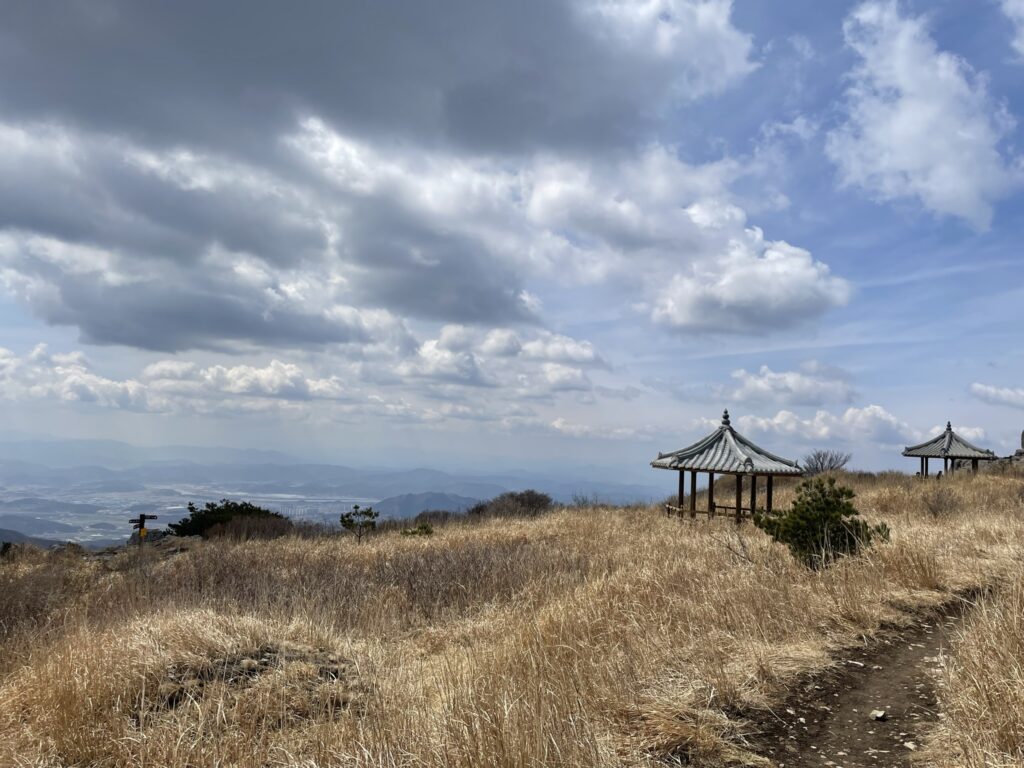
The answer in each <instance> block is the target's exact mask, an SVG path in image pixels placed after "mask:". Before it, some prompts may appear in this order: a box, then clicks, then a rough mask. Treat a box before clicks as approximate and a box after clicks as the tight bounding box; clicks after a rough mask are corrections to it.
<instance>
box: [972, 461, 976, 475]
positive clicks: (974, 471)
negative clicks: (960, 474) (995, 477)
mask: <svg viewBox="0 0 1024 768" xmlns="http://www.w3.org/2000/svg"><path fill="white" fill-rule="evenodd" d="M971 474H972V475H976V474H978V460H977V459H971Z"/></svg>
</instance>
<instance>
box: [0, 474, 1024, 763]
mask: <svg viewBox="0 0 1024 768" xmlns="http://www.w3.org/2000/svg"><path fill="white" fill-rule="evenodd" d="M844 482H847V483H850V484H852V485H853V486H854V488H855V490H856V491H857V493H858V497H857V499H856V502H857V504H858V506H859V508H860V509H861V511H862V512H863V513H864V514H865V516H866V517H868V518H869V519H870V520H872V521H880V520H884V521H885V522H887V523H888V524H889V526H890V527H891V529H892V536H891V540H890V541H889V542H887V543H881V544H878V545H876V546H874V547H872V548H871V549H870V550H869V551H868V552H867V553H866V554H865V555H863V556H858V557H854V558H849V559H846V560H844V561H842V562H840V563H839V564H837V565H836V566H834V567H832V568H830V569H827V570H824V571H820V572H814V571H811V570H808V569H807V568H805V567H803V566H801V565H799V564H798V563H796V562H795V561H794V560H793V558H792V557H791V556H790V554H789V553H788V551H787V550H786V549H784V548H783V547H781V546H780V545H776V544H774V543H772V542H771V541H770V540H769V539H768V538H767V537H766V536H764V535H763V534H762V533H760V532H759V531H757V530H756V529H754V528H753V526H751V525H749V524H746V525H744V526H743V527H742V528H741V529H739V530H737V529H736V527H735V526H734V524H733V523H732V522H731V521H730V520H728V519H725V518H717V519H715V520H714V521H707V520H698V521H696V522H691V521H689V520H679V519H676V518H668V517H666V516H665V514H664V512H663V511H662V510H661V509H660V508H658V507H631V508H567V509H562V510H559V511H555V512H552V513H550V514H547V515H544V516H541V517H537V518H529V519H515V518H506V519H487V520H483V521H480V522H475V523H474V522H465V521H463V522H457V523H454V524H450V525H444V526H439V527H438V528H437V529H436V532H435V534H434V535H433V536H430V537H409V536H401V535H399V534H398V533H397V532H393V533H386V534H382V535H379V536H375V537H371V538H370V539H369V540H368V542H366V543H364V544H362V545H357V544H356V543H355V542H354V541H353V540H352V539H351V538H347V537H341V536H338V537H325V538H314V539H299V538H284V539H277V540H272V541H250V542H246V543H231V542H228V541H224V540H221V541H206V542H203V541H199V542H194V541H190V542H185V543H184V544H183V545H182V547H181V548H182V549H183V551H180V552H177V551H176V549H177V548H174V549H167V550H162V549H151V550H149V552H148V554H147V555H146V559H145V560H143V561H142V562H141V563H140V562H138V561H137V560H136V558H137V557H138V555H137V553H136V552H134V551H123V552H121V553H120V554H118V555H116V556H115V557H113V558H106V559H104V558H100V557H82V556H80V555H75V554H72V553H67V552H62V553H57V554H49V555H47V554H43V553H32V552H22V553H19V554H18V555H17V556H16V557H15V558H13V559H8V560H7V561H3V562H0V764H11V763H14V762H16V760H17V761H20V762H21V763H22V764H47V765H100V764H102V765H104V766H141V765H161V766H172V767H173V766H179V767H183V766H186V765H190V766H200V765H201V766H207V765H211V766H212V765H242V766H263V765H299V764H301V765H308V766H328V765H365V766H370V765H373V766H379V765H411V766H416V765H418V766H427V765H446V766H465V767H466V768H469V766H485V765H486V766H492V765H493V766H532V765H551V766H555V765H558V766H580V767H581V768H582V767H583V766H588V767H592V766H607V767H609V768H610V767H611V766H624V765H625V766H664V765H681V764H686V763H687V762H692V763H694V764H700V765H724V764H735V763H737V762H753V763H757V761H758V759H759V758H756V757H755V756H754V752H756V751H757V750H758V749H759V748H760V747H759V745H758V742H757V739H756V738H754V737H753V735H752V731H751V729H750V726H749V725H748V723H749V721H751V720H758V719H759V718H761V717H768V712H769V708H771V711H781V710H779V707H780V706H781V705H782V702H783V701H785V700H786V698H787V696H788V695H789V694H790V692H791V691H792V690H794V687H795V685H796V683H797V682H798V681H799V680H801V679H803V676H804V675H805V674H806V673H808V672H810V671H813V670H816V669H822V668H824V667H827V666H830V665H832V664H833V658H834V657H833V656H832V654H833V653H834V652H835V651H836V649H839V648H843V647H848V646H856V645H858V644H860V643H862V642H863V641H864V638H871V637H873V636H876V635H878V633H879V631H880V628H881V627H882V626H883V625H888V626H891V627H899V626H903V625H907V624H909V623H911V622H912V621H913V620H914V619H915V617H917V616H919V614H920V611H921V610H923V609H925V608H928V607H934V606H938V605H941V604H944V603H946V602H947V601H949V600H950V599H951V598H953V597H954V596H956V595H960V594H965V593H967V592H968V591H969V590H976V589H979V588H982V587H985V588H999V587H1002V586H1003V585H1010V584H1011V583H1012V581H1013V577H1014V575H1015V574H1018V573H1019V569H1020V562H1021V558H1022V557H1024V492H1022V488H1024V484H1022V482H1021V480H1019V479H1016V478H1012V477H997V476H985V477H979V478H977V479H972V478H969V477H963V478H957V479H955V480H954V479H949V480H946V481H943V484H942V485H941V486H940V485H939V484H938V483H936V482H934V481H932V482H930V483H921V482H918V481H915V480H913V479H912V478H906V477H902V476H897V475H890V476H883V477H872V476H850V477H848V478H846V479H844ZM777 490H778V495H777V503H778V505H779V506H784V505H785V504H787V503H788V502H789V501H790V500H791V498H792V486H786V485H783V486H782V487H780V488H779V489H777ZM1013 594H1015V592H1014V591H1013V589H1012V588H1010V587H1009V586H1007V587H1006V588H1004V589H1002V591H1001V592H997V593H996V596H995V597H994V598H993V600H998V599H1008V598H1007V597H1006V596H1008V595H1009V596H1012V595H1013ZM1020 604H1024V602H1022V603H1020ZM1020 604H1018V605H1017V606H1016V608H1007V607H1006V604H1001V605H1002V606H1003V607H1001V608H999V607H997V606H998V605H1000V604H997V603H993V606H994V607H992V608H991V609H985V610H986V611H987V613H985V614H983V615H984V616H987V619H986V620H987V621H988V622H989V624H990V625H993V626H994V625H998V626H999V627H1001V629H1000V632H1001V634H1000V635H999V636H998V637H991V636H990V635H989V634H988V633H985V632H982V631H981V630H980V629H978V630H977V631H967V632H966V633H965V634H964V635H963V637H962V638H961V637H959V636H958V637H957V639H956V641H955V642H957V643H959V644H958V645H957V646H956V648H955V653H954V655H953V659H954V661H953V662H951V663H953V664H959V665H960V666H959V667H956V666H951V667H950V668H949V673H948V674H947V675H945V676H944V677H943V679H942V682H941V686H943V687H942V688H941V690H940V699H941V700H943V701H948V702H954V703H955V702H960V703H961V704H962V706H963V708H962V709H956V708H955V707H954V709H953V710H951V718H950V720H949V721H948V722H947V721H944V724H943V725H942V726H941V728H940V729H939V730H935V731H934V733H931V734H930V735H929V737H928V738H929V739H934V743H935V744H936V745H943V746H942V747H941V749H939V750H938V753H937V756H936V757H935V760H936V764H939V765H943V766H953V765H977V766H981V765H983V764H985V762H984V761H985V760H988V759H989V758H992V760H993V761H995V760H996V759H998V760H999V761H1000V762H999V763H998V764H1000V765H1021V764H1022V763H1021V760H1020V757H1019V754H1020V753H1019V752H1016V753H1015V752H1013V751H1012V749H1011V747H1012V744H1010V743H1009V742H1008V741H1007V740H1006V739H1005V738H1003V735H1005V734H1006V733H1011V732H1012V730H1011V726H1013V724H1014V723H1016V727H1017V728H1018V729H1019V730H1018V731H1017V732H1018V733H1024V715H1021V710H1020V709H1019V708H1018V709H1017V711H1016V713H1013V712H1009V713H1006V714H1005V715H1003V716H1002V717H1003V718H1004V720H1008V721H1009V724H1008V725H1005V726H1002V725H1001V730H999V731H998V733H996V732H990V731H988V730H986V728H985V726H983V725H982V724H972V722H971V718H970V717H967V716H965V715H964V714H963V713H964V712H965V711H968V710H969V703H970V701H972V700H984V699H985V696H986V695H991V696H995V695H996V692H999V693H998V695H999V696H1001V697H1002V698H998V699H997V698H991V696H990V698H989V699H988V701H1002V702H1004V703H1005V702H1006V701H1008V700H1009V698H1008V697H1011V694H1009V693H1008V692H1007V691H1008V690H1011V691H1012V690H1016V691H1017V693H1016V695H1017V696H1018V698H1017V699H1016V700H1017V701H1020V700H1021V698H1022V697H1024V682H1021V681H1020V680H1017V681H1015V682H1014V681H1010V682H1013V684H1015V685H1017V686H1018V688H1016V689H1013V688H1010V689H1008V688H1007V685H1009V684H1010V682H1008V681H1007V679H1005V675H1008V674H1010V671H1009V670H1011V669H1012V665H1004V666H1002V667H998V668H993V667H992V665H987V666H986V664H985V663H984V660H983V659H984V658H987V657H988V656H991V655H992V654H995V653H999V652H1001V653H1004V654H1005V655H1006V658H1012V657H1013V649H1012V648H1011V647H1010V646H1009V645H1007V644H1011V643H1020V644H1022V645H1020V646H1013V647H1024V637H1022V633H1021V630H1020V625H1021V623H1024V622H1018V624H1017V625H1016V626H1011V625H1012V622H1009V620H1008V616H1010V615H1013V611H1014V610H1019V609H1020ZM979 615H982V614H979ZM972 626H973V625H971V624H969V625H968V628H969V629H970V627H972ZM982 642H984V643H985V644H986V650H985V654H984V655H979V654H978V653H975V652H974V650H972V649H975V648H976V647H981V646H980V645H979V644H981V643H982ZM972 643H973V645H972ZM992 646H995V648H993V647H992ZM958 669H959V670H961V672H960V673H957V670H958ZM976 672H977V674H975V673H976ZM971 697H974V698H973V699H972V698H971ZM1011 709H1012V708H1011ZM950 729H955V730H954V731H951V730H950ZM972 750H974V751H972ZM1015 755H1016V756H1015ZM979 756H980V757H979ZM1015 761H1016V762H1015ZM761 764H764V763H763V760H762V761H761ZM794 764H796V763H794Z"/></svg>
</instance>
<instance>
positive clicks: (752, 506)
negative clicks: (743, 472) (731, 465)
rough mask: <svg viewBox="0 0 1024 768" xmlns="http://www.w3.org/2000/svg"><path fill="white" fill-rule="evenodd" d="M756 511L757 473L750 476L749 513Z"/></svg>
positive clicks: (752, 513)
mask: <svg viewBox="0 0 1024 768" xmlns="http://www.w3.org/2000/svg"><path fill="white" fill-rule="evenodd" d="M755 512H757V475H751V476H750V515H751V517H753V515H754V513H755Z"/></svg>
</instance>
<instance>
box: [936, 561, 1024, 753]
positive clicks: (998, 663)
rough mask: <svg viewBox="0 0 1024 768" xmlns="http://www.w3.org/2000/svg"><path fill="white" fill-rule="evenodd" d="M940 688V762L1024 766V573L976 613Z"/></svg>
mask: <svg viewBox="0 0 1024 768" xmlns="http://www.w3.org/2000/svg"><path fill="white" fill-rule="evenodd" d="M1018 567H1019V566H1018ZM940 690H941V694H942V695H941V701H942V705H943V710H944V712H945V715H946V717H945V719H944V721H943V723H942V726H941V728H940V729H939V733H938V734H937V738H936V739H935V743H934V745H933V750H932V751H933V753H934V754H933V758H934V760H935V762H936V763H938V764H939V765H942V766H962V767H963V768H990V767H991V768H997V767H1001V766H1016V767H1017V768H1019V767H1020V766H1024V575H1022V574H1020V573H1018V574H1017V577H1016V578H1015V579H1014V580H1013V581H1012V583H1011V584H1009V585H1008V586H1005V587H1004V588H1002V589H1000V590H998V591H997V592H996V593H994V594H993V595H992V596H990V597H989V598H987V599H985V600H982V601H980V603H979V604H978V605H977V607H975V608H974V609H973V610H972V611H971V613H970V615H969V617H968V620H967V621H966V623H965V624H964V626H963V628H962V630H961V631H960V632H959V633H958V634H957V636H956V637H955V638H954V641H953V647H952V649H951V651H950V654H949V656H948V658H947V659H946V660H945V665H944V676H943V679H942V681H941V687H940Z"/></svg>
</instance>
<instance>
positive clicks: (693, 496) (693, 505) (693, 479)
mask: <svg viewBox="0 0 1024 768" xmlns="http://www.w3.org/2000/svg"><path fill="white" fill-rule="evenodd" d="M695 517H697V470H696V469H691V470H690V519H691V520H692V519H693V518H695Z"/></svg>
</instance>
